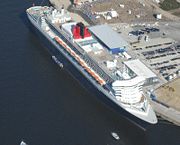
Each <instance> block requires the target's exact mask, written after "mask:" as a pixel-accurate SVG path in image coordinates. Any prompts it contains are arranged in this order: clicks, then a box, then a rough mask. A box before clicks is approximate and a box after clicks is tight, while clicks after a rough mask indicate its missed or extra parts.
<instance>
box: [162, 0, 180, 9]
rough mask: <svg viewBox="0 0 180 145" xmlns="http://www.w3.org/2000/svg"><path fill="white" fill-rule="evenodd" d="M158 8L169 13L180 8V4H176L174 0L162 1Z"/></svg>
mask: <svg viewBox="0 0 180 145" xmlns="http://www.w3.org/2000/svg"><path fill="white" fill-rule="evenodd" d="M160 8H162V9H163V10H166V11H169V10H173V9H177V8H180V3H178V2H177V1H176V0H164V1H163V2H162V3H160Z"/></svg>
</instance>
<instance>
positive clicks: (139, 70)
mask: <svg viewBox="0 0 180 145" xmlns="http://www.w3.org/2000/svg"><path fill="white" fill-rule="evenodd" d="M124 64H125V66H126V68H127V69H128V71H129V72H134V73H135V74H136V75H137V76H142V77H144V78H145V80H146V81H145V83H144V84H145V85H151V84H153V83H157V82H158V77H157V75H156V74H155V73H154V72H152V71H151V70H150V69H149V68H148V67H147V66H146V65H145V64H143V63H142V62H141V61H140V60H139V59H134V60H129V61H125V62H124Z"/></svg>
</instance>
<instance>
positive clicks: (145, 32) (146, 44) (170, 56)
mask: <svg viewBox="0 0 180 145" xmlns="http://www.w3.org/2000/svg"><path fill="white" fill-rule="evenodd" d="M112 27H113V29H114V30H116V31H117V32H118V33H121V35H122V36H123V38H124V39H126V41H128V42H129V44H130V46H129V49H128V50H127V51H128V52H129V54H131V55H133V56H134V57H135V58H139V59H140V60H141V61H143V62H144V63H145V64H146V65H147V66H148V67H149V68H151V70H152V71H153V72H155V73H156V74H157V75H158V76H159V78H160V79H161V80H162V81H163V82H164V83H165V82H167V81H169V80H172V79H175V78H177V77H179V75H180V74H179V73H180V71H179V70H180V41H177V39H176V40H174V39H173V38H171V37H170V35H168V36H167V35H166V34H167V33H168V34H170V32H171V33H172V34H173V31H175V32H176V33H177V31H180V30H179V29H175V28H173V30H172V29H169V30H170V32H168V31H167V30H168V29H166V27H163V28H161V25H160V24H154V23H151V24H140V25H139V24H129V25H126V24H114V25H112ZM168 27H169V26H168ZM177 28H178V27H177ZM165 33H166V34H165ZM179 33H180V32H179Z"/></svg>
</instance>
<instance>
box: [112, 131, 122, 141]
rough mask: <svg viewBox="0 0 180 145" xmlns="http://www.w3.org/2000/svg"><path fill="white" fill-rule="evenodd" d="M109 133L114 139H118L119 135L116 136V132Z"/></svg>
mask: <svg viewBox="0 0 180 145" xmlns="http://www.w3.org/2000/svg"><path fill="white" fill-rule="evenodd" d="M111 135H112V137H114V138H115V139H116V140H119V139H120V138H119V136H118V134H117V133H115V132H111Z"/></svg>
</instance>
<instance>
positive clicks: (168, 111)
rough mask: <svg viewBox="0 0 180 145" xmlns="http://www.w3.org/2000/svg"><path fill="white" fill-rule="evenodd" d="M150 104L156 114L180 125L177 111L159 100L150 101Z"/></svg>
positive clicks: (179, 114)
mask: <svg viewBox="0 0 180 145" xmlns="http://www.w3.org/2000/svg"><path fill="white" fill-rule="evenodd" d="M151 105H152V107H153V109H154V110H155V112H156V114H157V115H158V116H161V117H162V118H164V119H166V120H168V121H170V122H172V123H174V124H176V125H178V126H180V112H179V111H177V110H175V109H173V108H171V107H167V106H165V105H163V104H161V103H160V102H156V101H151Z"/></svg>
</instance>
